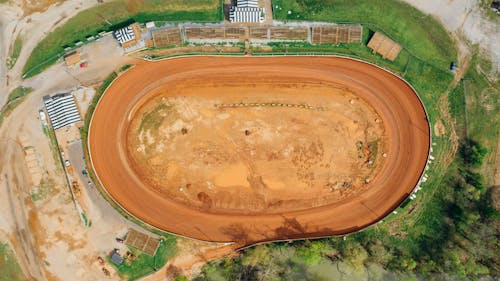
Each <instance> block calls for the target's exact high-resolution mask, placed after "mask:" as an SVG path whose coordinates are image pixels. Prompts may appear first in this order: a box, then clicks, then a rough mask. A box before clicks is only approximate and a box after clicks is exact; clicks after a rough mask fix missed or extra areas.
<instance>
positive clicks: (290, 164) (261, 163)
mask: <svg viewBox="0 0 500 281" xmlns="http://www.w3.org/2000/svg"><path fill="white" fill-rule="evenodd" d="M341 87H342V86H339V85H337V84H327V83H320V82H311V81H310V80H309V81H307V80H303V81H301V79H300V78H298V79H295V81H293V82H290V81H289V80H286V79H279V78H275V79H273V80H272V81H270V80H269V81H262V80H261V79H259V78H255V81H248V80H243V81H242V79H235V80H231V77H225V76H224V75H218V76H217V77H214V78H213V79H211V80H208V81H207V79H206V77H202V79H196V77H190V78H189V79H185V80H177V81H175V82H171V83H168V84H165V85H164V86H163V87H158V88H156V89H154V91H152V92H151V93H149V94H147V95H146V97H145V100H140V101H139V102H138V104H142V106H141V108H139V109H137V110H135V114H134V116H133V117H132V118H133V120H132V122H131V126H130V127H129V128H128V129H127V130H128V138H127V141H128V146H129V152H130V156H131V159H132V160H133V162H134V165H133V166H134V168H136V172H137V173H138V174H139V175H140V176H141V178H142V179H143V180H145V181H148V182H149V183H150V184H151V186H154V187H155V190H157V191H158V192H159V193H161V194H162V195H163V196H165V197H166V198H171V199H173V200H176V201H178V202H182V203H185V204H186V205H187V206H190V207H194V206H196V207H198V208H201V209H204V211H206V212H224V213H227V212H233V211H234V212H235V213H242V212H243V213H249V214H250V213H251V214H255V213H279V212H290V211H297V210H303V209H310V208H312V207H319V206H324V205H327V204H332V203H334V202H338V201H340V200H344V199H346V198H349V197H351V196H355V195H357V194H359V193H360V192H362V191H363V190H364V187H365V185H366V184H365V180H366V179H369V178H372V177H374V176H375V175H376V174H377V172H378V171H379V170H380V167H381V166H382V163H383V157H382V154H383V153H384V151H385V150H386V147H387V146H386V145H385V140H383V136H384V134H385V132H384V127H383V124H382V122H381V121H380V120H381V119H380V116H378V115H377V113H376V112H375V110H374V109H373V108H372V107H371V106H370V105H369V104H367V103H366V102H364V101H363V100H362V99H361V98H359V97H358V96H357V95H356V94H354V93H350V92H349V91H347V90H345V89H342V88H341ZM377 121H378V122H377Z"/></svg>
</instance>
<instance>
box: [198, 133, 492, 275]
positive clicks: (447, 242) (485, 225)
mask: <svg viewBox="0 0 500 281" xmlns="http://www.w3.org/2000/svg"><path fill="white" fill-rule="evenodd" d="M486 152H487V151H486V149H485V148H484V147H483V146H481V145H480V144H479V143H477V142H475V141H473V140H465V141H463V143H462V144H461V146H460V153H459V157H457V159H456V160H455V161H454V163H453V164H452V166H451V167H450V169H449V170H448V174H447V176H446V177H447V178H446V180H445V181H444V182H443V183H442V185H443V186H440V187H439V188H440V189H443V191H444V192H443V193H442V194H443V195H444V196H436V197H435V198H433V199H432V200H438V201H437V202H435V203H436V204H433V205H434V206H438V208H437V209H435V210H433V211H432V216H431V217H430V218H426V219H424V220H420V221H417V222H416V223H414V224H413V225H412V226H402V225H397V226H396V227H397V228H398V229H397V230H391V229H392V228H394V229H395V228H396V227H391V223H389V226H388V227H383V226H382V227H371V228H368V229H366V230H365V231H362V232H359V233H356V234H352V235H349V236H346V237H332V238H329V239H321V240H314V241H307V240H306V241H297V242H293V243H273V244H267V245H259V246H256V247H253V248H250V249H247V250H244V251H242V253H241V255H239V256H238V257H236V258H232V259H229V258H228V259H223V260H219V261H215V262H212V263H209V264H207V265H206V266H205V267H204V269H203V272H202V274H201V275H200V276H198V277H197V279H195V280H199V281H201V280H212V279H214V278H213V277H214V276H218V277H219V278H220V279H222V280H296V279H297V278H299V279H303V278H306V279H308V280H320V279H321V278H319V277H318V276H316V275H315V273H314V272H313V271H311V270H310V269H309V268H310V267H311V266H315V265H317V264H319V263H324V262H329V263H337V262H348V263H349V264H350V265H351V266H352V267H354V268H359V269H363V268H365V266H366V265H369V264H378V265H381V266H382V267H383V268H385V269H386V270H389V271H392V272H413V273H418V275H420V276H423V277H424V278H425V279H433V278H434V279H436V278H439V279H440V278H442V277H443V274H446V275H451V276H454V277H472V276H481V275H492V276H498V275H499V274H500V271H499V266H498V265H499V260H498V255H497V252H496V251H497V249H498V244H497V243H498V239H497V234H498V233H499V225H498V223H497V224H495V223H494V221H495V220H497V219H498V218H499V212H498V211H497V210H495V209H494V208H493V207H491V206H492V204H491V202H490V201H491V199H490V198H491V196H490V194H489V193H488V189H487V188H486V187H485V185H484V180H483V177H482V176H481V174H479V173H478V172H477V170H478V168H479V167H480V166H481V164H482V161H483V158H484V156H485V155H486ZM409 210H411V207H410V206H409V207H408V208H406V210H405V212H406V213H411V211H409ZM414 215H415V213H413V214H408V216H414ZM415 220H417V219H416V218H415ZM497 221H498V220H497ZM297 280H298V279H297Z"/></svg>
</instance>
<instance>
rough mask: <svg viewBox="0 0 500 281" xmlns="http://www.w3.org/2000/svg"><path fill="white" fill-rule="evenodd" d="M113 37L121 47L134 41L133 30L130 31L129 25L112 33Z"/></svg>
mask: <svg viewBox="0 0 500 281" xmlns="http://www.w3.org/2000/svg"><path fill="white" fill-rule="evenodd" d="M114 35H115V38H116V40H118V42H119V43H120V44H122V45H123V43H126V42H129V41H132V40H134V39H135V34H134V30H133V29H132V26H130V25H129V26H127V27H124V28H121V29H118V30H117V31H115V32H114Z"/></svg>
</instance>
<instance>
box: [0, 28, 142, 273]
mask: <svg viewBox="0 0 500 281" xmlns="http://www.w3.org/2000/svg"><path fill="white" fill-rule="evenodd" d="M83 53H84V56H85V57H86V58H87V59H88V62H89V63H88V67H87V68H83V69H81V68H72V69H66V67H65V66H64V64H63V63H59V64H56V65H54V66H53V67H51V68H49V69H48V70H47V71H46V72H44V73H42V74H40V75H38V76H36V77H33V78H31V79H28V80H25V81H23V84H22V85H24V86H28V87H33V89H34V91H33V92H32V93H30V95H29V96H27V98H26V100H25V101H24V102H23V103H22V104H20V105H19V106H18V107H17V108H16V109H15V110H14V111H13V112H12V113H11V114H10V115H9V116H8V117H7V118H6V119H5V122H4V123H3V125H2V127H1V128H0V136H1V140H0V151H1V153H0V194H1V196H0V233H1V237H2V239H3V238H4V237H5V238H7V239H8V241H9V242H10V244H11V245H12V247H13V249H14V251H15V253H16V256H17V258H18V260H19V263H20V265H21V267H22V269H23V271H24V273H25V275H26V276H28V277H30V276H31V277H32V278H33V280H103V279H104V278H105V276H104V274H103V273H102V271H101V267H100V266H98V264H97V261H96V257H97V256H98V255H101V256H105V255H106V254H107V252H108V251H109V250H110V249H112V247H114V246H116V247H119V246H120V245H121V244H118V245H116V244H117V243H116V242H115V240H114V238H115V237H116V236H118V235H123V234H124V231H126V229H127V228H128V227H133V224H132V223H130V222H128V221H127V220H125V219H124V218H123V217H122V216H121V215H120V214H118V213H117V212H116V211H114V210H113V209H112V207H110V206H109V204H107V202H105V201H104V200H103V199H102V198H101V197H100V195H99V194H98V193H97V191H95V190H93V191H92V190H91V192H93V193H92V194H90V197H91V198H92V201H90V204H89V209H90V210H89V212H88V213H87V216H88V217H89V219H90V220H91V221H92V227H90V228H85V227H84V226H83V224H82V222H81V220H80V218H79V215H78V212H77V210H76V209H75V205H74V203H73V201H72V200H71V196H70V192H69V188H68V186H67V184H66V182H65V180H64V174H63V172H62V169H61V167H60V165H61V164H60V163H58V160H57V161H56V160H55V158H54V154H53V152H52V150H51V147H50V144H49V139H48V138H47V137H46V136H45V134H44V133H43V130H42V126H41V121H40V120H38V110H39V109H40V108H41V107H42V97H43V96H44V95H53V94H56V93H61V92H68V91H71V90H74V89H76V88H79V87H81V86H92V85H96V83H98V82H99V81H102V80H103V79H104V78H105V77H106V76H107V75H109V74H110V73H111V72H112V71H113V70H115V69H116V68H118V67H119V66H121V65H123V64H125V63H128V62H131V58H128V57H123V51H121V49H120V48H119V47H118V46H117V44H116V43H115V41H114V40H113V39H112V38H104V39H102V40H101V41H99V42H96V43H94V44H92V45H88V46H85V47H84V48H83ZM12 81H14V80H11V82H12ZM19 81H21V80H19ZM16 83H20V82H16V81H14V82H12V84H11V86H12V87H15V86H16V85H17V86H18V85H20V84H16ZM90 93H93V91H87V92H86V93H82V95H81V97H80V98H79V100H85V101H84V102H83V103H82V104H83V106H84V107H85V104H86V103H88V101H89V99H90V98H91V96H85V95H88V94H90ZM26 147H32V148H33V150H34V151H35V152H36V153H35V154H36V156H37V161H38V163H39V166H40V167H42V169H43V171H42V175H43V176H42V184H41V185H39V186H36V185H35V184H34V183H32V182H31V178H32V177H30V175H29V172H28V165H27V164H28V163H26V161H25V153H26V152H25V150H26ZM42 189H43V190H46V192H43V193H42V194H40V196H35V197H36V199H33V198H35V197H33V195H34V194H38V193H39V191H40V190H42ZM38 197H39V198H38ZM99 200H101V201H102V202H101V201H99ZM110 209H111V210H110ZM89 241H92V242H91V243H89ZM108 269H109V270H111V267H110V266H108ZM113 279H115V280H117V279H118V277H117V276H116V275H114V277H113V278H112V279H111V280H113ZM107 280H109V279H107Z"/></svg>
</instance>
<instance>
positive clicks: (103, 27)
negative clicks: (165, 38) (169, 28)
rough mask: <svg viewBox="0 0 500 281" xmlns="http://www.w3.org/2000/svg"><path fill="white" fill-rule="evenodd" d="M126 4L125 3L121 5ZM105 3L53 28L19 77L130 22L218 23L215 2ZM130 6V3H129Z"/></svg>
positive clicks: (152, 0)
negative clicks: (67, 48) (76, 44)
mask: <svg viewBox="0 0 500 281" xmlns="http://www.w3.org/2000/svg"><path fill="white" fill-rule="evenodd" d="M124 2H126V3H127V4H124ZM134 2H139V1H124V0H117V1H112V2H106V3H104V4H101V5H99V6H97V7H94V8H90V9H87V10H84V11H82V12H80V13H78V14H77V15H76V16H74V17H73V18H71V19H69V20H68V21H67V22H66V23H65V24H64V25H63V26H60V27H58V28H56V29H55V30H54V31H52V32H51V33H50V34H49V35H47V37H45V38H44V39H43V40H42V41H41V42H40V43H39V44H38V45H37V46H36V47H35V49H34V50H33V52H32V53H31V55H30V57H29V58H28V61H27V62H26V64H25V65H24V67H23V73H24V76H23V78H27V77H31V76H33V75H36V74H38V73H40V72H42V71H43V70H44V69H46V68H47V67H49V66H50V65H52V64H53V63H55V62H56V61H57V60H58V59H59V58H60V57H62V56H63V55H64V48H66V47H74V46H75V43H76V42H78V41H82V42H86V38H87V37H88V36H91V35H93V36H95V35H97V34H98V33H99V32H100V31H112V30H115V29H117V28H119V27H122V26H124V25H127V24H129V23H131V22H133V21H137V22H147V21H168V22H179V21H200V22H214V21H220V20H222V14H221V13H220V10H221V9H220V7H221V6H220V5H221V2H220V1H219V0H189V1H181V0H173V1H159V0H144V1H142V3H136V4H133V3H134ZM131 3H132V4H131Z"/></svg>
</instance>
